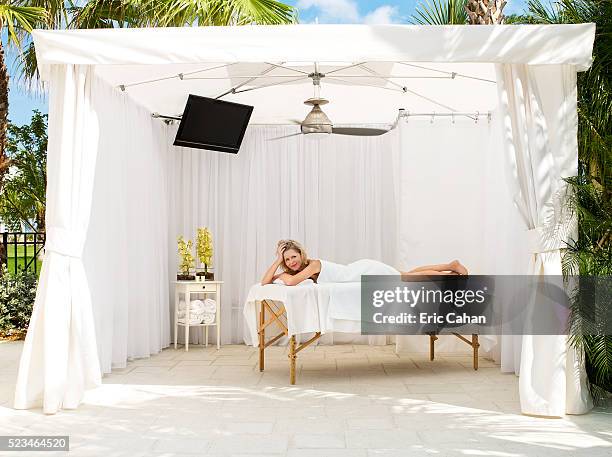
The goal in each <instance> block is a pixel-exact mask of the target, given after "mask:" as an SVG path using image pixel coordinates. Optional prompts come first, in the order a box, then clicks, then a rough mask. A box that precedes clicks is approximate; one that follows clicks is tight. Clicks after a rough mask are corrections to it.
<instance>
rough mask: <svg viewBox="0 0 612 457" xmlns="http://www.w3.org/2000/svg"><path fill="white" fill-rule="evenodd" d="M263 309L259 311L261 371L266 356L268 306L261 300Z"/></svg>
mask: <svg viewBox="0 0 612 457" xmlns="http://www.w3.org/2000/svg"><path fill="white" fill-rule="evenodd" d="M260 303H261V309H260V311H259V332H258V333H259V371H264V367H265V358H266V327H264V323H265V322H266V307H265V305H264V302H263V301H261V302H260Z"/></svg>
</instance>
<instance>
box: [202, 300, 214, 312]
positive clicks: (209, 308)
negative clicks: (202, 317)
mask: <svg viewBox="0 0 612 457" xmlns="http://www.w3.org/2000/svg"><path fill="white" fill-rule="evenodd" d="M203 310H204V312H205V313H212V314H215V313H216V312H217V302H215V301H214V300H213V299H212V298H207V299H206V300H204V307H203Z"/></svg>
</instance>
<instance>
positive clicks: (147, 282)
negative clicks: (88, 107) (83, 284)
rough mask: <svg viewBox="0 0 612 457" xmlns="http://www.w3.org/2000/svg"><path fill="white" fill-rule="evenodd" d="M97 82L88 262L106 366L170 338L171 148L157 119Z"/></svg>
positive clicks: (151, 351) (117, 364)
mask: <svg viewBox="0 0 612 457" xmlns="http://www.w3.org/2000/svg"><path fill="white" fill-rule="evenodd" d="M94 84H95V93H96V98H95V100H94V104H95V107H96V111H97V112H98V113H99V123H100V126H101V128H102V131H103V132H104V134H103V135H101V136H100V140H99V143H98V148H99V150H100V154H99V155H98V163H97V167H96V175H95V182H94V186H93V187H94V188H93V201H92V212H91V221H90V225H89V231H88V234H87V243H86V245H85V252H84V254H83V263H84V264H85V269H86V271H87V276H88V278H89V284H90V289H91V296H92V304H93V310H94V316H95V321H96V334H97V343H98V353H99V354H100V363H101V368H102V371H103V372H104V373H107V372H110V371H111V368H112V367H125V365H126V363H127V360H128V359H132V358H139V357H148V356H149V355H151V354H155V353H158V352H159V351H161V349H162V348H164V347H167V346H168V344H169V342H170V316H169V305H168V295H169V291H168V252H169V248H168V235H167V227H168V222H167V221H168V213H167V211H168V195H167V177H166V168H167V164H166V162H167V160H168V156H167V154H166V150H165V147H164V145H165V136H164V132H163V130H162V129H161V128H160V124H161V123H160V122H159V121H157V120H155V119H152V118H151V115H150V113H149V112H147V111H146V110H144V109H142V108H140V107H138V106H137V105H136V104H134V103H133V102H132V101H131V100H130V99H129V98H128V96H127V95H125V94H122V93H121V92H119V91H117V90H116V89H115V88H112V87H109V86H108V85H107V84H106V83H104V82H103V81H101V80H99V79H95V80H94ZM161 125H163V124H161Z"/></svg>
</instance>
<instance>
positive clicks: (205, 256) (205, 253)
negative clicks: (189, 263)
mask: <svg viewBox="0 0 612 457" xmlns="http://www.w3.org/2000/svg"><path fill="white" fill-rule="evenodd" d="M196 253H197V255H198V259H199V260H200V263H201V264H202V265H203V266H204V271H199V272H198V273H197V275H198V276H204V280H205V281H212V280H214V277H215V276H214V273H213V272H212V271H210V270H212V259H213V244H212V233H210V230H209V229H208V227H200V228H198V232H197V237H196Z"/></svg>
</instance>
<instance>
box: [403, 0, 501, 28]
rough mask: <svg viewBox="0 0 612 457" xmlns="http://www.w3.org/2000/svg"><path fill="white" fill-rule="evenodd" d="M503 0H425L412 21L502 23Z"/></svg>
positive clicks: (421, 22)
mask: <svg viewBox="0 0 612 457" xmlns="http://www.w3.org/2000/svg"><path fill="white" fill-rule="evenodd" d="M505 6H506V2H505V0H431V2H430V0H426V3H420V4H418V5H417V6H416V9H415V15H413V16H412V22H413V23H415V24H422V25H449V24H474V25H479V24H503V22H504V15H503V12H502V11H503V9H504V7H505Z"/></svg>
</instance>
